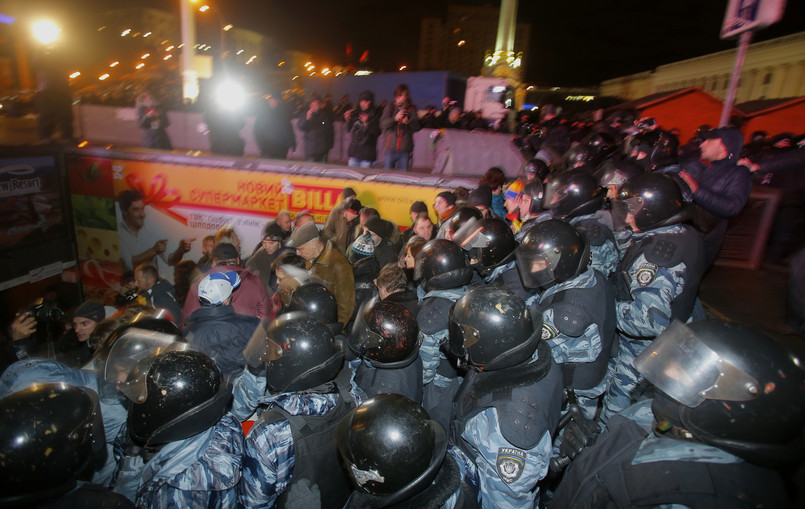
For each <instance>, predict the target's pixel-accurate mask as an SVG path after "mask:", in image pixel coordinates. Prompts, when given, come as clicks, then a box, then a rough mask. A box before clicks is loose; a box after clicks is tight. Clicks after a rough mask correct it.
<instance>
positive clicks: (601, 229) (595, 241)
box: [577, 218, 615, 246]
mask: <svg viewBox="0 0 805 509" xmlns="http://www.w3.org/2000/svg"><path fill="white" fill-rule="evenodd" d="M577 226H579V227H580V228H583V229H584V231H585V233H586V234H587V239H588V240H589V241H590V245H591V246H600V245H602V244H603V243H604V242H606V241H607V240H610V241H612V243H613V244H615V236H614V235H613V234H612V232H611V231H610V230H609V228H607V227H606V226H605V225H603V224H601V223H600V222H598V221H597V220H596V219H594V218H589V219H584V220H582V221H579V222H578V223H577Z"/></svg>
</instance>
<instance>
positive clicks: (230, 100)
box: [215, 81, 246, 110]
mask: <svg viewBox="0 0 805 509" xmlns="http://www.w3.org/2000/svg"><path fill="white" fill-rule="evenodd" d="M215 99H216V100H217V101H218V104H219V105H220V106H221V108H223V109H226V110H237V109H239V108H240V107H241V106H243V104H244V103H245V102H246V91H245V90H243V87H241V86H240V85H238V84H237V83H235V82H232V81H226V82H224V83H221V84H220V85H218V88H217V89H216V91H215Z"/></svg>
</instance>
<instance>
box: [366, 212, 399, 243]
mask: <svg viewBox="0 0 805 509" xmlns="http://www.w3.org/2000/svg"><path fill="white" fill-rule="evenodd" d="M364 226H366V229H367V230H369V231H370V232H372V233H374V234H375V235H377V236H378V237H380V238H381V239H387V238H389V237H391V232H392V230H393V228H394V226H393V225H392V224H391V223H390V222H388V221H386V220H385V219H380V218H379V217H373V218H371V219H369V220H368V221H366V224H365V225H364Z"/></svg>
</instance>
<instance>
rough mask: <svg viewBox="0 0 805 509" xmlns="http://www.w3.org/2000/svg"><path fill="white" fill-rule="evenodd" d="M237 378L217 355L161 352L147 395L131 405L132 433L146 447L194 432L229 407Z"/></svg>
mask: <svg viewBox="0 0 805 509" xmlns="http://www.w3.org/2000/svg"><path fill="white" fill-rule="evenodd" d="M231 403H232V384H231V383H229V381H226V380H224V379H223V377H222V375H221V370H220V369H218V366H217V365H216V364H215V361H213V360H212V359H210V358H209V357H208V356H206V355H205V354H203V353H201V352H196V351H193V350H185V351H168V352H165V353H162V354H159V355H157V356H156V358H155V359H154V361H153V363H152V364H151V367H150V368H149V369H148V376H147V378H146V394H145V398H144V399H142V398H138V400H137V401H136V402H134V403H133V404H132V405H131V406H130V407H129V412H128V419H127V426H128V431H129V436H130V437H131V438H132V440H133V441H134V442H135V443H136V444H138V445H140V446H142V447H156V446H159V445H162V444H167V443H170V442H176V441H178V440H183V439H185V438H190V437H192V436H194V435H197V434H199V433H201V432H202V431H204V430H206V429H208V428H210V427H212V426H214V425H215V424H216V423H218V421H219V420H221V417H223V416H224V414H226V412H227V411H229V407H230V405H231Z"/></svg>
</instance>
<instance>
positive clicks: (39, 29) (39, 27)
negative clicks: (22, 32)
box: [31, 19, 61, 44]
mask: <svg viewBox="0 0 805 509" xmlns="http://www.w3.org/2000/svg"><path fill="white" fill-rule="evenodd" d="M31 28H32V29H33V32H34V37H36V40H37V41H39V42H41V43H42V44H52V43H54V42H56V40H57V39H58V38H59V32H61V28H59V27H58V26H56V23H54V22H52V21H50V20H46V19H43V20H39V21H37V22H35V23H34V24H33V25H32V27H31Z"/></svg>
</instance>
